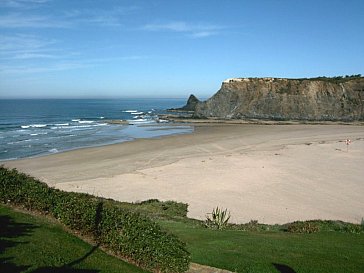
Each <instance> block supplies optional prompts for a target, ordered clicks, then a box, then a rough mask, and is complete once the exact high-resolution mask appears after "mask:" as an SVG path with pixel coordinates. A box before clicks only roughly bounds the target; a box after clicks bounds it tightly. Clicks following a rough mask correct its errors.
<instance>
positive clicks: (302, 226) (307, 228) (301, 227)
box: [287, 221, 320, 233]
mask: <svg viewBox="0 0 364 273" xmlns="http://www.w3.org/2000/svg"><path fill="white" fill-rule="evenodd" d="M287 231H288V232H293V233H315V232H318V231H320V226H319V225H318V224H317V223H315V222H311V221H305V222H302V221H297V222H293V223H290V224H288V225H287Z"/></svg>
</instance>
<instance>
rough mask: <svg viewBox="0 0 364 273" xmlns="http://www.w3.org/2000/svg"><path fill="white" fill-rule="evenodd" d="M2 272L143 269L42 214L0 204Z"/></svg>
mask: <svg viewBox="0 0 364 273" xmlns="http://www.w3.org/2000/svg"><path fill="white" fill-rule="evenodd" d="M0 272H4V273H5V272H6V273H11V272H32V273H48V272H56V273H60V272H72V273H96V272H98V273H101V272H105V273H112V272H118V273H119V272H124V273H142V272H146V271H143V270H141V269H139V268H137V267H136V266H133V265H130V264H128V263H125V262H123V261H121V260H119V259H117V258H115V257H112V256H109V255H107V254H106V253H104V252H103V251H101V250H100V249H98V248H97V247H95V246H92V245H89V244H87V243H85V242H84V241H82V240H80V239H79V238H77V237H76V236H74V235H72V234H69V233H67V232H66V231H64V229H63V227H62V226H61V225H60V224H58V223H56V222H55V221H51V220H49V219H47V218H45V217H43V216H32V215H29V214H24V213H20V212H17V211H14V210H12V209H10V208H8V207H6V206H4V205H0Z"/></svg>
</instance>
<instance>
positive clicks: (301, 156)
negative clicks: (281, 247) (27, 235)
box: [4, 124, 364, 224]
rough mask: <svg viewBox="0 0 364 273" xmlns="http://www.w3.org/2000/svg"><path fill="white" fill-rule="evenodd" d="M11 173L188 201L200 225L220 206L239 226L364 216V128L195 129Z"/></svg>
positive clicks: (126, 195)
mask: <svg viewBox="0 0 364 273" xmlns="http://www.w3.org/2000/svg"><path fill="white" fill-rule="evenodd" d="M347 138H349V139H351V144H350V145H349V146H348V147H347V145H346V144H345V142H344V141H345V139H347ZM4 165H5V166H8V167H15V168H17V169H19V170H21V171H24V172H26V173H28V174H30V175H32V176H35V177H37V178H39V179H41V180H42V181H44V182H46V183H48V184H49V185H51V186H54V187H56V188H59V189H62V190H67V191H77V192H87V193H91V194H95V195H98V196H104V197H109V198H113V199H116V200H121V201H130V202H137V201H142V200H146V199H151V198H157V199H160V200H175V201H180V202H186V203H188V204H189V213H188V216H189V217H192V218H198V219H205V215H206V213H208V212H211V210H212V209H213V208H214V207H216V206H220V207H222V208H227V209H228V210H230V212H231V215H232V218H231V219H232V221H233V222H239V223H241V222H248V221H250V220H252V219H253V220H258V221H259V222H263V223H270V224H274V223H286V222H292V221H295V220H308V219H333V220H343V221H349V222H354V223H358V222H360V221H361V219H362V218H363V217H364V200H363V196H364V127H363V126H354V125H350V126H348V125H251V124H197V125H195V132H194V133H193V134H188V135H174V136H169V137H163V138H158V139H140V140H136V141H132V142H126V143H121V144H114V145H108V146H103V147H95V148H85V149H78V150H74V151H69V152H64V153H59V154H54V155H48V156H43V157H38V158H32V159H24V160H16V161H9V162H4Z"/></svg>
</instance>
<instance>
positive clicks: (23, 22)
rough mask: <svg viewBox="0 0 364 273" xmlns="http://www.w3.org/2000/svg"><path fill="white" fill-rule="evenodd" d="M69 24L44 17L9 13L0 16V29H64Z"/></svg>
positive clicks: (69, 24)
mask: <svg viewBox="0 0 364 273" xmlns="http://www.w3.org/2000/svg"><path fill="white" fill-rule="evenodd" d="M70 26H71V23H70V22H67V21H66V20H57V19H55V18H51V17H49V16H44V15H26V14H22V13H9V14H6V15H0V28H66V27H70Z"/></svg>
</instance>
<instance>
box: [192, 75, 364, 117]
mask: <svg viewBox="0 0 364 273" xmlns="http://www.w3.org/2000/svg"><path fill="white" fill-rule="evenodd" d="M193 117H194V118H219V119H252V118H253V119H273V120H318V121H321V120H331V121H335V120H340V121H353V120H364V78H363V77H361V76H360V75H359V76H355V77H347V78H341V77H337V78H314V79H282V78H238V79H229V80H226V81H224V82H223V84H222V86H221V89H220V90H219V91H218V92H217V93H216V94H215V95H213V96H212V97H211V98H210V99H208V100H207V101H204V102H198V103H197V104H196V106H195V112H194V114H193Z"/></svg>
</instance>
